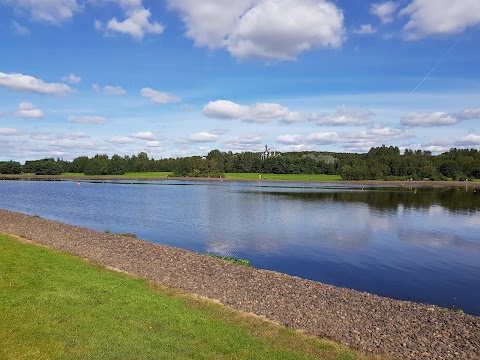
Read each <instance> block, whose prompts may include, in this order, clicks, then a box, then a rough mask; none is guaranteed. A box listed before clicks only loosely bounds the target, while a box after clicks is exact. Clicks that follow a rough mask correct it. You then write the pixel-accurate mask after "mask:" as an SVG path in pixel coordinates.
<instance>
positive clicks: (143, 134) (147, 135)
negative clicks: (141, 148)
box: [130, 131, 157, 140]
mask: <svg viewBox="0 0 480 360" xmlns="http://www.w3.org/2000/svg"><path fill="white" fill-rule="evenodd" d="M130 136H131V137H132V138H135V139H141V140H156V139H157V135H155V134H154V133H152V132H151V131H140V132H137V133H134V134H131V135H130Z"/></svg>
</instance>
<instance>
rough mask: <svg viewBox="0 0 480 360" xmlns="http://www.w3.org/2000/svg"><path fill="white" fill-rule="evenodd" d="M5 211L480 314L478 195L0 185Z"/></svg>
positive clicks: (286, 186) (170, 184)
mask: <svg viewBox="0 0 480 360" xmlns="http://www.w3.org/2000/svg"><path fill="white" fill-rule="evenodd" d="M0 207H1V208H4V209H9V210H13V211H18V212H22V213H26V214H30V215H35V214H37V215H39V216H41V217H43V218H48V219H53V220H59V221H63V222H66V223H70V224H75V225H79V226H83V227H87V228H91V229H96V230H100V231H105V230H109V231H111V232H114V233H124V232H132V233H135V234H137V236H138V237H140V238H142V239H145V240H149V241H152V242H157V243H161V244H166V245H171V246H176V247H181V248H184V249H189V250H193V251H196V252H200V253H212V254H217V255H226V256H231V257H235V258H245V259H248V260H250V262H251V263H252V265H253V266H255V267H258V268H264V269H271V270H276V271H280V272H284V273H287V274H291V275H296V276H300V277H302V278H307V279H313V280H317V281H321V282H325V283H328V284H332V285H337V286H342V287H348V288H353V289H357V290H360V291H367V292H370V293H375V294H379V295H383V296H388V297H392V298H395V299H403V300H412V301H418V302H425V303H431V304H436V305H440V306H444V307H450V306H452V305H454V306H455V308H459V309H463V310H464V311H465V312H467V313H470V314H475V315H480V187H477V188H476V189H475V188H466V187H460V188H458V187H457V188H440V187H435V188H410V187H400V188H394V187H386V186H374V187H364V186H362V185H359V186H352V185H346V184H306V183H268V182H227V181H225V182H220V181H211V182H201V181H198V182H195V181H170V180H165V181H134V182H131V181H111V182H106V183H102V182H91V181H82V182H81V183H80V185H77V183H76V182H71V181H0Z"/></svg>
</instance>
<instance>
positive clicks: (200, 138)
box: [182, 131, 218, 143]
mask: <svg viewBox="0 0 480 360" xmlns="http://www.w3.org/2000/svg"><path fill="white" fill-rule="evenodd" d="M182 140H185V141H187V142H189V143H209V142H214V141H217V140H218V135H216V134H212V133H209V132H206V131H202V132H199V133H196V134H192V135H189V136H187V137H185V138H183V139H182Z"/></svg>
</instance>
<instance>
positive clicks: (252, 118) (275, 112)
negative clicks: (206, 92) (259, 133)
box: [203, 100, 305, 123]
mask: <svg viewBox="0 0 480 360" xmlns="http://www.w3.org/2000/svg"><path fill="white" fill-rule="evenodd" d="M203 114H204V115H205V116H207V117H209V118H215V119H238V120H242V121H245V122H255V123H267V122H270V121H272V120H279V121H282V122H286V123H289V122H296V121H304V120H305V119H304V118H303V117H302V115H301V114H300V113H297V112H294V111H290V110H289V109H288V108H286V107H283V106H282V105H280V104H275V103H256V104H254V105H249V106H245V105H239V104H237V103H234V102H233V101H229V100H217V101H210V102H209V103H208V104H207V105H206V106H205V107H204V108H203Z"/></svg>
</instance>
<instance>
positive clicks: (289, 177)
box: [225, 173, 342, 181]
mask: <svg viewBox="0 0 480 360" xmlns="http://www.w3.org/2000/svg"><path fill="white" fill-rule="evenodd" d="M225 178H226V179H239V180H260V179H262V180H263V179H264V178H265V180H285V181H340V180H342V178H341V177H340V175H318V174H313V175H308V174H258V173H257V174H249V173H231V174H225Z"/></svg>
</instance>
